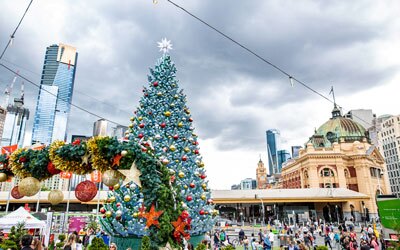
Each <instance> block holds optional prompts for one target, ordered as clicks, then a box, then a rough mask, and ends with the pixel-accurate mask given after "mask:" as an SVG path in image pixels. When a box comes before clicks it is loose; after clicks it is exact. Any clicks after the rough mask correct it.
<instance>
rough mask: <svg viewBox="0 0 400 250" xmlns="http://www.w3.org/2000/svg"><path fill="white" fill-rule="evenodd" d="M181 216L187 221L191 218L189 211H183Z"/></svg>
mask: <svg viewBox="0 0 400 250" xmlns="http://www.w3.org/2000/svg"><path fill="white" fill-rule="evenodd" d="M180 216H181V217H182V219H186V218H189V213H188V211H186V210H183V211H182V213H181V215H180Z"/></svg>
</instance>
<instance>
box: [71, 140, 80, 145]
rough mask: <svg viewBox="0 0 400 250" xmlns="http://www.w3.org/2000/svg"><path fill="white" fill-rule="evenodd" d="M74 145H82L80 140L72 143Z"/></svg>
mask: <svg viewBox="0 0 400 250" xmlns="http://www.w3.org/2000/svg"><path fill="white" fill-rule="evenodd" d="M71 144H72V145H75V146H76V145H81V140H79V139H76V140H75V141H73V142H72V143H71Z"/></svg>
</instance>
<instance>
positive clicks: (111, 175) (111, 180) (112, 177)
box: [101, 170, 120, 187]
mask: <svg viewBox="0 0 400 250" xmlns="http://www.w3.org/2000/svg"><path fill="white" fill-rule="evenodd" d="M119 177H120V174H119V172H118V171H116V170H107V171H105V172H104V173H103V175H102V176H101V181H102V182H103V183H104V184H105V185H107V186H109V187H110V186H114V185H115V184H117V183H119Z"/></svg>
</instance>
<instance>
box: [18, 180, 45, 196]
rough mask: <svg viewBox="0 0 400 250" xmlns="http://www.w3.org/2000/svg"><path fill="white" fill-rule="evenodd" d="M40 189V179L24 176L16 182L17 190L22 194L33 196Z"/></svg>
mask: <svg viewBox="0 0 400 250" xmlns="http://www.w3.org/2000/svg"><path fill="white" fill-rule="evenodd" d="M39 190H40V181H39V180H38V179H36V178H34V177H26V178H24V179H22V180H21V181H20V183H19V184H18V191H19V193H20V194H21V195H23V196H34V195H35V194H37V193H38V192H39Z"/></svg>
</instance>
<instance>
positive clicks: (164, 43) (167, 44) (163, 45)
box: [153, 0, 172, 54]
mask: <svg viewBox="0 0 400 250" xmlns="http://www.w3.org/2000/svg"><path fill="white" fill-rule="evenodd" d="M153 1H154V0H153ZM154 2H155V3H156V2H158V1H157V0H155V1H154ZM157 43H158V48H160V51H162V52H163V53H164V54H166V53H168V52H169V51H170V50H172V43H171V41H170V40H167V38H163V39H161V42H157Z"/></svg>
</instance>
